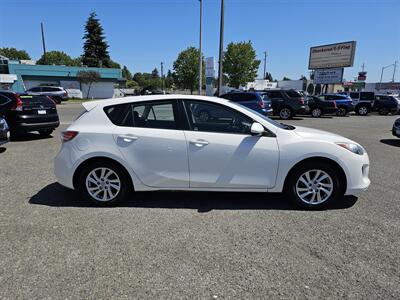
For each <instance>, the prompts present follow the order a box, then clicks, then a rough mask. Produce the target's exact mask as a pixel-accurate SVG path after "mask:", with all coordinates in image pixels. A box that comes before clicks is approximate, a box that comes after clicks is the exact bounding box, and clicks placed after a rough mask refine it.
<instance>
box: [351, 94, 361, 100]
mask: <svg viewBox="0 0 400 300" xmlns="http://www.w3.org/2000/svg"><path fill="white" fill-rule="evenodd" d="M359 96H360V95H359V93H354V92H352V93H350V98H351V99H358V98H359Z"/></svg>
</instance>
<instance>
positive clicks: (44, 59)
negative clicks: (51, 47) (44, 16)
mask: <svg viewBox="0 0 400 300" xmlns="http://www.w3.org/2000/svg"><path fill="white" fill-rule="evenodd" d="M40 29H41V30H42V44H43V61H44V64H47V59H46V43H45V41H44V30H43V22H41V23H40Z"/></svg>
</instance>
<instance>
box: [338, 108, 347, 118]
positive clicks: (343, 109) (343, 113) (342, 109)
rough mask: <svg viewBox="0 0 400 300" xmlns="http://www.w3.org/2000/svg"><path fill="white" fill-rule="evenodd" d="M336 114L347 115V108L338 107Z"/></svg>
mask: <svg viewBox="0 0 400 300" xmlns="http://www.w3.org/2000/svg"><path fill="white" fill-rule="evenodd" d="M336 115H337V116H339V117H345V116H346V115H347V109H346V108H345V107H343V106H340V107H338V110H337V112H336Z"/></svg>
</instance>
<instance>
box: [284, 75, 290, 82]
mask: <svg viewBox="0 0 400 300" xmlns="http://www.w3.org/2000/svg"><path fill="white" fill-rule="evenodd" d="M282 80H283V81H289V80H291V79H290V78H289V77H286V76H283V79H282Z"/></svg>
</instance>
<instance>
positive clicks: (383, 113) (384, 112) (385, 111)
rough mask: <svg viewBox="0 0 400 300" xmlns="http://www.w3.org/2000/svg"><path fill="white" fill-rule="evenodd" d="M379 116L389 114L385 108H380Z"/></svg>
mask: <svg viewBox="0 0 400 300" xmlns="http://www.w3.org/2000/svg"><path fill="white" fill-rule="evenodd" d="M379 114H380V115H382V116H386V115H387V114H389V110H388V109H387V108H386V107H382V108H380V109H379Z"/></svg>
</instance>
